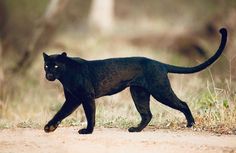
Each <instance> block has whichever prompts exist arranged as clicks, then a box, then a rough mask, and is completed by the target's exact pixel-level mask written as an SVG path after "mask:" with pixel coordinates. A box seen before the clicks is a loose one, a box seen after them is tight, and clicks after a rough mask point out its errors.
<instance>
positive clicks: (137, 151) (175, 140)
mask: <svg viewBox="0 0 236 153" xmlns="http://www.w3.org/2000/svg"><path fill="white" fill-rule="evenodd" d="M77 130H78V129H77V128H76V127H70V128H58V129H57V130H56V131H55V132H53V133H50V134H47V133H44V131H43V130H39V129H18V128H17V129H5V130H0V153H158V152H160V153H167V152H168V153H179V152H182V153H183V152H191V153H204V152H207V153H221V152H222V153H236V136H235V135H215V134H210V133H205V132H203V133H198V132H193V131H184V132H182V131H178V132H173V131H169V130H156V131H150V130H147V131H143V132H141V133H129V132H127V131H124V130H120V129H103V128H102V129H96V130H95V131H94V133H93V134H92V135H79V134H78V133H77Z"/></svg>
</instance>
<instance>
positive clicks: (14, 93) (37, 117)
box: [0, 36, 236, 134]
mask: <svg viewBox="0 0 236 153" xmlns="http://www.w3.org/2000/svg"><path fill="white" fill-rule="evenodd" d="M58 39H59V38H58ZM60 39H61V41H64V40H65V41H64V42H65V44H66V46H70V47H71V48H74V47H75V48H76V45H75V44H76V42H74V40H77V39H78V38H73V37H72V40H71V41H69V40H66V39H65V37H61V38H60ZM79 40H80V41H79V42H80V43H81V44H84V45H82V46H80V47H79V48H77V49H68V52H69V54H70V55H82V56H83V57H84V58H88V59H97V58H106V57H116V56H132V55H133V56H137V55H139V56H142V55H143V56H147V57H150V58H153V59H157V60H159V61H162V62H167V63H172V64H173V63H174V62H173V61H175V59H176V58H175V57H174V56H176V54H175V55H171V54H168V52H157V51H154V50H152V49H150V48H135V47H134V46H130V45H128V44H126V43H113V42H112V39H111V40H109V39H105V38H103V37H97V38H96V39H95V38H92V37H89V36H88V37H86V38H83V39H79ZM58 41H59V40H58ZM50 50H52V52H56V50H55V49H50ZM76 50H79V51H80V52H77V51H76ZM88 50H89V52H87V51H88ZM111 50H113V52H111ZM140 50H142V51H144V52H140ZM178 58H179V59H181V58H183V57H178ZM181 62H182V64H183V65H184V63H187V61H181ZM222 73H226V72H222ZM8 78H9V80H14V81H9V82H7V84H5V86H4V87H3V88H2V89H3V93H4V97H3V104H2V105H1V107H0V129H4V128H13V127H19V128H43V126H44V125H45V123H47V121H48V120H50V119H51V117H53V115H54V114H55V113H56V112H57V110H59V108H60V107H61V105H62V103H63V102H64V95H63V91H62V87H61V85H60V83H59V82H53V83H52V82H48V81H46V79H45V78H44V70H43V59H42V57H39V58H38V59H37V60H36V61H35V64H34V65H33V66H32V68H31V69H30V71H29V73H28V74H27V75H25V76H22V77H18V76H17V77H13V76H9V77H8ZM219 78H220V77H218V76H217V75H215V74H212V73H210V71H204V72H201V73H198V74H191V75H178V74H171V75H170V81H171V84H172V87H173V90H174V91H175V93H176V95H177V96H178V97H179V98H180V99H182V100H184V101H186V102H187V103H188V105H189V107H190V109H191V110H192V113H193V116H194V117H195V119H196V126H195V127H194V128H193V129H194V130H197V131H201V130H205V131H212V132H215V133H229V134H231V133H234V134H235V133H236V131H235V128H236V91H235V90H236V89H235V88H233V87H235V84H236V82H235V81H234V80H231V78H225V79H219ZM96 104H97V112H96V126H97V127H107V128H113V127H117V128H122V129H127V128H128V127H131V126H135V125H137V124H138V123H139V121H140V116H139V114H138V113H137V111H136V108H135V106H134V104H133V102H132V99H131V96H130V93H129V90H125V91H123V92H121V93H119V94H116V95H114V96H109V97H104V98H99V99H98V100H97V103H96ZM151 110H152V114H153V119H152V121H151V123H150V124H149V126H148V128H147V129H149V128H151V129H159V128H162V129H165V128H168V129H182V128H184V127H185V124H186V120H185V118H184V116H183V114H182V113H180V112H178V111H176V110H173V109H171V108H169V107H167V106H164V105H162V104H160V103H158V102H157V101H156V100H154V99H153V98H151ZM85 125H86V119H85V116H84V112H83V110H82V108H81V107H80V108H79V109H77V110H76V111H75V112H74V113H73V114H72V115H70V116H69V117H68V118H66V119H65V120H64V121H63V122H62V124H61V126H78V127H84V126H85Z"/></svg>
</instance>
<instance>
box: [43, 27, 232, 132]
mask: <svg viewBox="0 0 236 153" xmlns="http://www.w3.org/2000/svg"><path fill="white" fill-rule="evenodd" d="M220 33H221V35H222V38H221V43H220V46H219V49H218V50H217V51H216V53H215V54H214V55H213V56H212V57H210V58H209V59H208V60H207V61H205V62H203V63H202V64H200V65H197V66H194V67H180V66H173V65H169V64H164V63H161V62H158V61H156V60H152V59H148V58H145V57H128V58H111V59H104V60H92V61H88V60H84V59H82V58H78V57H68V56H67V54H66V53H65V52H63V53H62V54H54V55H47V54H46V53H43V57H44V61H45V66H44V69H45V71H46V78H47V80H49V81H54V80H56V79H58V80H59V81H60V82H61V83H62V85H63V88H64V94H65V103H64V104H63V106H62V107H61V109H60V110H59V111H58V112H57V113H56V115H55V116H54V117H53V118H52V119H51V120H50V121H49V122H48V123H47V125H46V126H45V127H44V130H45V132H52V131H54V130H55V129H56V128H57V127H58V125H59V124H60V122H61V121H62V120H63V119H64V118H65V117H67V116H68V115H70V114H71V113H72V112H73V111H74V110H75V109H76V108H77V107H78V106H80V105H81V104H82V106H83V109H84V112H85V115H86V118H87V128H84V129H81V130H79V133H80V134H89V133H92V132H93V130H94V126H95V111H96V106H95V99H96V98H99V97H102V96H107V95H113V94H116V93H118V92H120V91H122V90H124V89H125V88H126V87H130V93H131V96H132V99H133V101H134V103H135V106H136V108H137V110H138V112H139V113H140V116H141V122H140V123H139V124H138V126H136V127H131V128H129V132H140V131H142V130H143V129H144V128H145V127H146V126H147V125H148V123H149V122H150V120H151V118H152V113H151V111H150V104H149V101H150V96H151V95H152V96H153V97H154V98H155V99H156V100H157V101H159V102H161V103H162V104H165V105H167V106H169V107H171V108H173V109H176V110H179V111H180V112H182V113H183V114H184V115H185V117H186V120H187V127H191V126H193V125H194V124H195V122H194V118H193V116H192V114H191V111H190V109H189V107H188V105H187V104H186V103H185V102H183V101H182V100H180V99H179V98H178V97H177V96H176V95H175V93H174V92H173V90H172V88H171V85H170V82H169V79H168V76H167V74H168V73H183V74H187V73H195V72H199V71H201V70H203V69H205V68H207V67H208V66H210V65H211V64H212V63H213V62H215V61H216V60H217V59H218V58H219V57H220V55H221V54H222V52H223V50H224V48H225V45H226V41H227V30H226V29H225V28H222V29H220Z"/></svg>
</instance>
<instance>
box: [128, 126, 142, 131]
mask: <svg viewBox="0 0 236 153" xmlns="http://www.w3.org/2000/svg"><path fill="white" fill-rule="evenodd" d="M128 131H129V132H140V131H142V129H140V128H139V127H131V128H129V129H128Z"/></svg>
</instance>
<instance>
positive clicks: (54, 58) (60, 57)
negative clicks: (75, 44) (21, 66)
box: [43, 52, 67, 81]
mask: <svg viewBox="0 0 236 153" xmlns="http://www.w3.org/2000/svg"><path fill="white" fill-rule="evenodd" d="M43 58H44V70H45V72H46V74H45V76H46V78H47V80H49V81H54V80H56V79H59V78H60V77H61V76H62V74H64V72H65V68H66V65H65V60H66V58H67V54H66V53H65V52H63V53H62V54H53V55H47V54H46V53H43Z"/></svg>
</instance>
